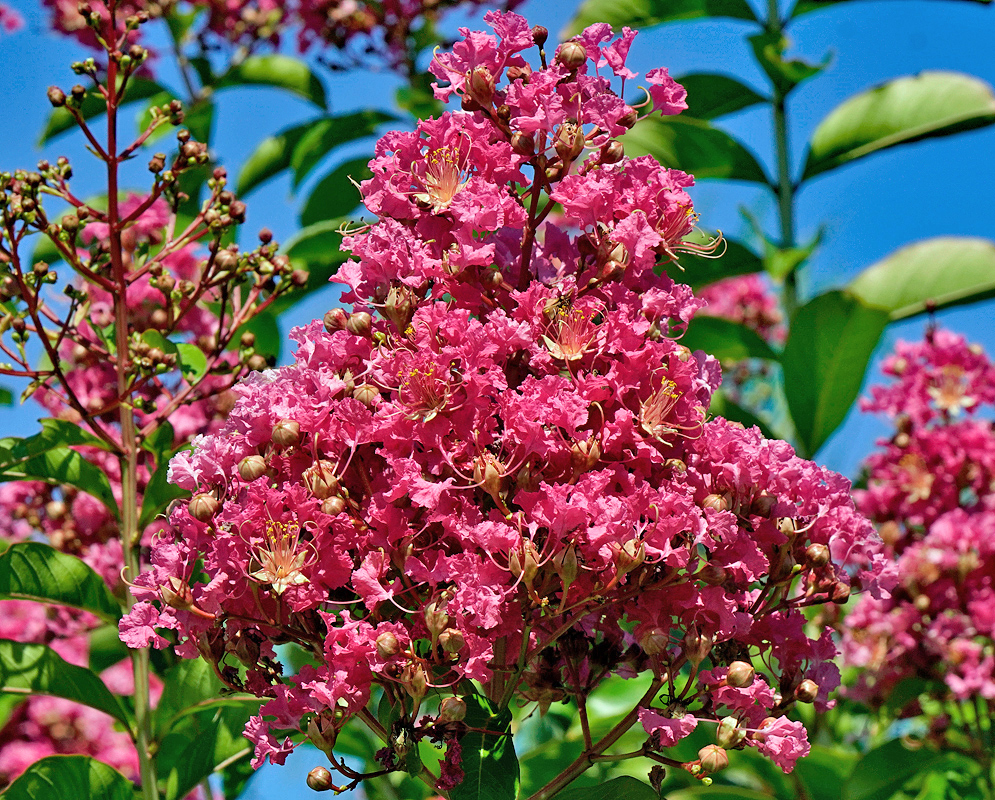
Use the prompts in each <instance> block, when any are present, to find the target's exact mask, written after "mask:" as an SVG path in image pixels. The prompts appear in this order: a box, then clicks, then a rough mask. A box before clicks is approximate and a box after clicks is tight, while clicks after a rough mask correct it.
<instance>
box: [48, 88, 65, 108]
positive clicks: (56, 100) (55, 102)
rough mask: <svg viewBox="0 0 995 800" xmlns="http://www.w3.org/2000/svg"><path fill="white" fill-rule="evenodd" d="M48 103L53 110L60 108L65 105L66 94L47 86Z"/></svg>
mask: <svg viewBox="0 0 995 800" xmlns="http://www.w3.org/2000/svg"><path fill="white" fill-rule="evenodd" d="M48 102H50V103H51V104H52V106H53V107H54V108H62V106H64V105H65V104H66V93H65V92H64V91H62V89H60V88H59V87H58V86H49V87H48Z"/></svg>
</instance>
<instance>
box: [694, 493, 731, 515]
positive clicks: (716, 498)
mask: <svg viewBox="0 0 995 800" xmlns="http://www.w3.org/2000/svg"><path fill="white" fill-rule="evenodd" d="M701 507H702V508H710V509H712V510H713V511H728V510H729V501H728V500H726V498H725V497H723V496H722V495H720V494H710V495H708V496H707V497H706V498H705V499H704V500H702V501H701Z"/></svg>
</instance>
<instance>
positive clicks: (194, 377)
mask: <svg viewBox="0 0 995 800" xmlns="http://www.w3.org/2000/svg"><path fill="white" fill-rule="evenodd" d="M176 354H177V356H178V357H179V367H180V372H182V373H183V377H184V378H186V380H187V383H189V384H191V385H193V384H196V383H198V382H199V381H200V380H201V379H202V378H203V377H204V376H205V375H206V374H207V356H206V355H204V351H203V350H201V349H200V348H199V347H197V345H195V344H178V345H176Z"/></svg>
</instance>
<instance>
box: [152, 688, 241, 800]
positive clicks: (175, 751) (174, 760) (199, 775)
mask: <svg viewBox="0 0 995 800" xmlns="http://www.w3.org/2000/svg"><path fill="white" fill-rule="evenodd" d="M256 709H257V710H258V706H256ZM252 714H253V711H252V709H251V708H249V707H246V706H244V705H242V706H227V707H220V708H208V709H206V710H204V711H200V712H198V713H196V714H190V715H188V716H186V717H184V718H183V720H182V721H181V722H180V724H177V725H176V726H175V727H174V728H173V731H172V732H171V733H170V734H169V735H167V736H166V737H165V738H164V739H163V740H162V742H161V744H160V746H159V757H158V767H159V775H160V778H161V784H162V785H163V788H164V794H165V800H179V798H181V797H186V795H187V794H188V793H189V792H190V791H191V790H192V789H193V788H194V787H195V786H196V785H197V784H198V783H200V782H201V781H202V780H204V778H206V777H208V776H209V775H210V774H211V773H213V772H216V771H218V770H221V769H224V768H225V767H227V766H229V765H230V764H233V763H235V762H237V761H240V760H242V759H247V758H248V757H249V756H250V755H251V754H252V746H251V745H250V744H249V742H248V741H247V740H246V739H244V738H243V737H242V729H243V728H244V727H245V723H246V722H247V721H248V719H249V717H250V716H252Z"/></svg>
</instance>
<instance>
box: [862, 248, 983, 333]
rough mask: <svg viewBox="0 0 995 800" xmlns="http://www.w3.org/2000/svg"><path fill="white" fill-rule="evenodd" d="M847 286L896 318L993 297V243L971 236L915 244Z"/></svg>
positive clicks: (872, 266) (874, 266)
mask: <svg viewBox="0 0 995 800" xmlns="http://www.w3.org/2000/svg"><path fill="white" fill-rule="evenodd" d="M849 288H850V291H851V292H852V293H853V294H854V295H856V296H857V297H859V298H860V299H861V300H863V301H864V302H865V303H867V304H868V305H874V306H879V307H880V308H885V309H887V310H888V311H889V312H890V313H891V318H892V319H904V318H906V317H911V316H914V315H916V314H921V313H922V312H924V311H926V310H927V309H929V308H934V309H938V308H945V307H947V306H954V305H960V304H963V303H973V302H976V301H978V300H985V299H987V298H990V297H995V242H992V241H990V240H988V239H979V238H973V237H967V236H941V237H938V238H936V239H926V240H925V241H922V242H916V243H915V244H911V245H909V246H908V247H903V248H902V249H901V250H896V251H895V252H894V253H892V254H891V255H889V256H886V257H885V258H883V259H882V260H881V261H878V262H877V263H876V264H873V265H871V266H870V267H868V268H867V269H865V270H864V271H863V272H861V273H860V274H859V275H858V276H857V277H856V278H854V280H853V282H852V283H851V284H850V287H849Z"/></svg>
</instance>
